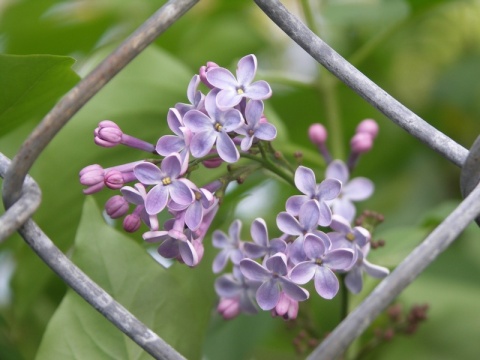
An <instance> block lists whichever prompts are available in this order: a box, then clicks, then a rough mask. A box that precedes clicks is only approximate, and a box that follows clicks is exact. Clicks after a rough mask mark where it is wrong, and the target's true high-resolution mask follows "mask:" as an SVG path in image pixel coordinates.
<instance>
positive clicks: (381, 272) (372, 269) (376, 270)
mask: <svg viewBox="0 0 480 360" xmlns="http://www.w3.org/2000/svg"><path fill="white" fill-rule="evenodd" d="M363 268H364V269H365V271H366V273H367V274H368V275H370V276H372V277H374V278H377V279H383V278H384V277H386V276H387V275H388V274H390V270H388V269H387V268H386V267H383V266H379V265H374V264H372V263H370V262H368V261H367V260H365V259H363Z"/></svg>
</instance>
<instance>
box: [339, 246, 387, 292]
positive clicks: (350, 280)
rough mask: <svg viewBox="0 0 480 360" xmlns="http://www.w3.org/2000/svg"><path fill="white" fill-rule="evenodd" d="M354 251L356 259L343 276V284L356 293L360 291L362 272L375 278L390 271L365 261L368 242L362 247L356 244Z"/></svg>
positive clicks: (368, 247) (380, 277)
mask: <svg viewBox="0 0 480 360" xmlns="http://www.w3.org/2000/svg"><path fill="white" fill-rule="evenodd" d="M356 251H357V261H356V263H355V265H354V266H353V267H352V268H351V269H350V270H349V271H348V273H347V275H346V276H345V286H346V287H347V289H348V290H349V291H350V292H351V293H353V294H358V293H359V292H360V291H362V288H363V273H364V272H366V273H367V274H368V275H370V276H372V277H374V278H377V279H383V278H384V277H386V276H387V275H388V274H389V273H390V271H389V270H388V269H387V268H386V267H383V266H379V265H375V264H372V263H370V262H369V261H367V259H366V257H367V255H368V253H369V251H370V243H367V244H366V245H365V246H363V247H362V248H359V247H358V246H357V247H356Z"/></svg>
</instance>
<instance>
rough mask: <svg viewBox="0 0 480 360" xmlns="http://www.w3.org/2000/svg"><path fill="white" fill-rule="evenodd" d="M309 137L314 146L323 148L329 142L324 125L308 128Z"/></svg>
mask: <svg viewBox="0 0 480 360" xmlns="http://www.w3.org/2000/svg"><path fill="white" fill-rule="evenodd" d="M308 137H309V139H310V141H311V142H312V143H313V144H314V145H317V146H322V145H323V144H325V141H326V140H327V130H326V129H325V127H324V126H323V125H322V124H318V123H317V124H312V125H310V127H309V128H308Z"/></svg>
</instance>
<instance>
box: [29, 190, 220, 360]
mask: <svg viewBox="0 0 480 360" xmlns="http://www.w3.org/2000/svg"><path fill="white" fill-rule="evenodd" d="M73 262H74V263H76V264H77V265H78V266H79V267H80V268H81V269H83V270H84V271H85V272H86V273H87V274H88V275H89V276H90V277H91V278H92V279H93V280H94V281H96V282H97V283H98V284H99V285H100V286H102V287H103V288H104V289H105V290H106V291H107V292H108V293H109V294H111V295H112V296H113V297H114V298H115V299H116V300H117V301H119V302H120V303H121V304H122V305H123V306H125V307H126V308H127V309H129V310H130V311H131V312H132V313H133V314H135V315H136V316H137V317H138V318H139V319H140V320H141V321H143V322H144V323H145V324H146V325H147V326H149V327H150V328H152V329H153V330H154V331H156V332H157V333H158V334H159V335H160V336H161V337H162V338H164V339H165V340H166V341H167V342H168V343H170V344H171V345H172V346H173V347H174V348H176V349H177V350H178V351H180V352H181V353H182V354H183V355H184V356H186V357H187V358H188V359H199V358H200V353H201V348H202V342H203V335H204V333H205V330H206V327H207V323H208V318H209V315H210V309H211V301H212V299H211V295H209V294H212V293H213V291H212V289H211V288H210V287H207V286H205V285H206V284H205V281H204V280H202V278H203V279H204V278H205V276H204V275H205V274H204V272H205V271H204V270H206V271H209V269H208V267H204V268H203V269H195V270H193V269H189V268H187V267H186V266H184V265H180V264H175V265H174V266H173V267H171V268H170V269H164V268H163V267H161V266H160V265H159V264H158V263H157V262H156V261H155V260H153V258H152V257H151V256H150V255H149V254H148V253H147V251H146V250H145V249H144V248H142V247H141V246H139V245H138V244H137V243H135V242H133V241H132V240H131V239H129V238H128V237H127V236H125V235H123V234H121V233H119V232H118V231H116V230H115V229H112V228H111V227H109V226H108V225H106V224H105V223H104V221H103V219H102V217H101V214H100V211H99V210H98V208H97V207H96V205H95V203H94V201H93V200H92V199H88V200H86V201H85V205H84V208H83V214H82V219H81V222H80V226H79V228H78V232H77V237H76V240H75V251H74V255H73ZM211 285H212V284H210V286H211ZM149 358H150V356H149V355H148V354H147V353H145V352H144V351H143V350H142V349H141V348H139V347H138V346H137V345H136V344H135V343H134V342H133V341H131V340H130V338H128V337H127V336H126V335H124V334H123V333H121V332H120V331H119V330H118V329H116V328H115V327H114V326H113V325H112V324H110V323H109V322H108V320H106V319H105V318H103V317H102V316H101V315H100V314H99V313H97V312H96V311H95V310H94V309H93V308H92V307H91V306H90V305H88V304H87V303H86V302H85V301H83V299H81V298H80V297H79V296H78V295H77V294H76V293H75V292H73V291H69V292H68V293H67V295H66V296H65V298H64V300H63V302H62V303H61V305H60V306H59V308H58V310H57V312H56V313H55V315H54V316H53V317H52V320H51V322H50V323H49V325H48V327H47V331H46V333H45V336H44V339H43V341H42V344H41V346H40V349H39V352H38V356H37V360H42V359H149Z"/></svg>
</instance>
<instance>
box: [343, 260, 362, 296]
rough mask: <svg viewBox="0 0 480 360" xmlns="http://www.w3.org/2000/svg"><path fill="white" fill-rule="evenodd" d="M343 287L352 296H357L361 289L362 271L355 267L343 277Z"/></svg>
mask: <svg viewBox="0 0 480 360" xmlns="http://www.w3.org/2000/svg"><path fill="white" fill-rule="evenodd" d="M345 286H346V287H347V289H348V290H349V291H350V292H351V293H352V294H358V293H359V292H360V291H362V288H363V278H362V269H361V267H360V266H355V267H354V268H352V270H350V271H349V272H348V273H347V275H346V276H345Z"/></svg>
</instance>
